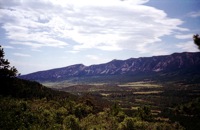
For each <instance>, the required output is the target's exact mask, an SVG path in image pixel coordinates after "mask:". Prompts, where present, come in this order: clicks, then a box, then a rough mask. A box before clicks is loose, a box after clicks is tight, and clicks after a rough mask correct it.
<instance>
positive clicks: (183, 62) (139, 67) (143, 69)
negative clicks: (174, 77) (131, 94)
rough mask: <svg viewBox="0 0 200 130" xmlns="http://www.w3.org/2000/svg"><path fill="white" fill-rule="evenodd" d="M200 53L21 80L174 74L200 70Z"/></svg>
mask: <svg viewBox="0 0 200 130" xmlns="http://www.w3.org/2000/svg"><path fill="white" fill-rule="evenodd" d="M198 66H200V53H199V52H198V53H189V52H185V53H174V54H172V55H166V56H153V57H141V58H131V59H127V60H113V61H111V62H108V63H105V64H99V65H91V66H84V65H82V64H77V65H72V66H67V67H63V68H58V69H52V70H46V71H40V72H35V73H31V74H28V75H23V76H21V78H23V79H28V80H36V81H51V80H54V81H55V80H64V79H67V78H71V77H84V76H108V75H136V74H139V73H140V74H142V73H159V72H173V71H177V70H182V69H188V70H190V69H191V68H194V67H195V68H199V67H198Z"/></svg>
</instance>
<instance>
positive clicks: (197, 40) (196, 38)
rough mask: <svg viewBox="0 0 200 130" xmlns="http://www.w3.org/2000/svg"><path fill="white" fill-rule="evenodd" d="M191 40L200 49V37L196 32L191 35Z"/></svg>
mask: <svg viewBox="0 0 200 130" xmlns="http://www.w3.org/2000/svg"><path fill="white" fill-rule="evenodd" d="M193 41H194V43H195V44H196V45H197V46H198V48H199V50H200V37H199V34H196V35H194V36H193Z"/></svg>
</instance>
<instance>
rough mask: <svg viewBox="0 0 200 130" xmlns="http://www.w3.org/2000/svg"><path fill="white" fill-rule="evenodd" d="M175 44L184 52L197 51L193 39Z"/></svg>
mask: <svg viewBox="0 0 200 130" xmlns="http://www.w3.org/2000/svg"><path fill="white" fill-rule="evenodd" d="M176 46H177V47H178V48H180V49H182V50H183V51H186V52H197V51H198V47H197V46H196V45H195V44H194V43H193V41H188V42H185V43H179V44H177V45H176Z"/></svg>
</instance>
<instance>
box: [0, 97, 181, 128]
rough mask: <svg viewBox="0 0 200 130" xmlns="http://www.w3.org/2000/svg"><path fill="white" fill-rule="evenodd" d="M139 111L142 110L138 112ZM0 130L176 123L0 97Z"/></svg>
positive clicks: (112, 110)
mask: <svg viewBox="0 0 200 130" xmlns="http://www.w3.org/2000/svg"><path fill="white" fill-rule="evenodd" d="M140 111H141V110H140ZM0 119H1V120H0V128H1V129H13V130H15V129H29V130H36V129H44V130H48V129H55V130H88V129H93V130H95V129H98V130H99V129H102V130H112V129H113V130H132V129H140V130H144V129H145V130H157V129H159V130H165V129H167V130H170V129H171V130H174V129H177V130H178V129H183V128H182V127H181V126H180V125H179V124H178V123H171V124H170V123H167V122H151V121H149V122H147V121H145V120H142V119H141V118H140V117H139V116H135V117H129V116H127V115H126V114H125V113H124V112H123V111H122V110H119V109H118V108H116V107H114V106H113V107H111V108H107V109H105V110H104V111H101V112H96V113H94V107H93V106H88V105H86V104H84V103H77V102H75V101H71V102H70V101H68V102H63V101H60V102H59V101H54V100H49V101H48V100H47V99H45V98H43V99H34V100H25V99H16V98H11V97H0Z"/></svg>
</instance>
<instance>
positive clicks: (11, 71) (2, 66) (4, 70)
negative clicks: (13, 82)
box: [0, 45, 18, 77]
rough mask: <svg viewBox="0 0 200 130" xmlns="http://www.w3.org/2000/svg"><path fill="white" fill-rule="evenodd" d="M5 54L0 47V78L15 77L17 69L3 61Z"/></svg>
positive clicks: (5, 60)
mask: <svg viewBox="0 0 200 130" xmlns="http://www.w3.org/2000/svg"><path fill="white" fill-rule="evenodd" d="M4 56H5V53H4V50H3V48H2V47H1V45H0V77H16V76H17V74H18V71H17V69H16V68H15V67H14V66H13V67H11V66H10V62H9V61H8V60H7V59H4Z"/></svg>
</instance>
